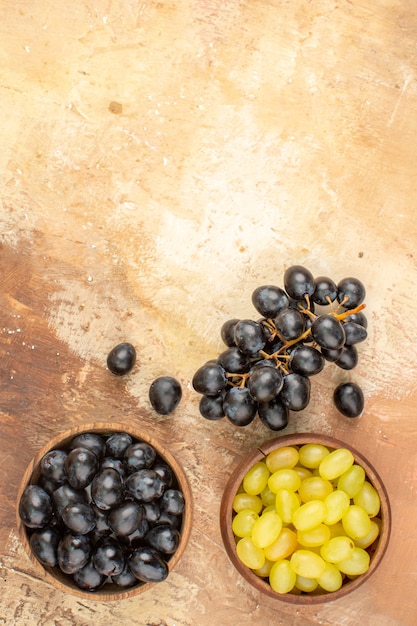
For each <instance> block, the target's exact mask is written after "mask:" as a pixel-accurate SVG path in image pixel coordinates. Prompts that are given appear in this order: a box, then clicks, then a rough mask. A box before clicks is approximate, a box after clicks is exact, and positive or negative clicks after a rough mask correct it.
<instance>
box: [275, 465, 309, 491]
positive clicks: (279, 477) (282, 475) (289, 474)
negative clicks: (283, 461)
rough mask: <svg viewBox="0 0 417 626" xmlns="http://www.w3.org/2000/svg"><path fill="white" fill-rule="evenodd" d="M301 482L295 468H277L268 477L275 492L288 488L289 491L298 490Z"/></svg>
mask: <svg viewBox="0 0 417 626" xmlns="http://www.w3.org/2000/svg"><path fill="white" fill-rule="evenodd" d="M300 484H301V478H300V477H299V475H298V474H297V472H296V471H294V470H293V469H281V470H277V471H276V472H274V473H273V474H271V476H270V477H269V479H268V487H269V488H270V489H271V491H273V492H274V493H277V492H278V491H279V490H280V489H287V490H288V491H297V489H298V488H299V486H300Z"/></svg>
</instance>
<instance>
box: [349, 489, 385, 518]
mask: <svg viewBox="0 0 417 626" xmlns="http://www.w3.org/2000/svg"><path fill="white" fill-rule="evenodd" d="M353 502H354V503H355V504H357V505H358V506H361V507H362V508H363V509H365V511H366V512H367V514H368V515H369V517H375V515H378V513H379V509H380V508H381V501H380V499H379V495H378V492H377V490H376V489H375V487H374V486H373V485H371V483H370V482H368V481H367V480H366V481H365V482H364V484H363V486H362V489H361V490H360V491H359V492H358V493H357V494H356V496H355V497H354V498H353Z"/></svg>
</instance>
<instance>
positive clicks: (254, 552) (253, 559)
mask: <svg viewBox="0 0 417 626" xmlns="http://www.w3.org/2000/svg"><path fill="white" fill-rule="evenodd" d="M236 554H237V556H238V557H239V559H240V560H241V561H242V563H243V564H244V565H246V567H249V568H250V569H260V568H261V567H263V566H264V564H265V555H264V551H263V550H262V548H258V547H257V546H255V544H254V543H253V541H252V539H251V538H250V537H243V538H242V539H240V540H239V541H238V542H237V544H236Z"/></svg>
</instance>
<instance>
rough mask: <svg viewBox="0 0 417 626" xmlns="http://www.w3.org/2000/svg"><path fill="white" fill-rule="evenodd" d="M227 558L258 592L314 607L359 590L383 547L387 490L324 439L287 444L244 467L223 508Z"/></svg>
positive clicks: (346, 451) (352, 456)
mask: <svg viewBox="0 0 417 626" xmlns="http://www.w3.org/2000/svg"><path fill="white" fill-rule="evenodd" d="M220 516H221V531H222V537H223V541H224V544H225V548H226V551H227V553H228V555H229V557H230V558H231V560H232V562H233V564H234V565H235V567H236V568H237V569H238V571H239V572H240V573H241V574H242V575H243V576H244V577H245V578H246V579H247V580H248V581H249V582H250V583H251V584H252V585H254V586H255V587H256V588H258V589H260V590H261V591H263V592H265V593H267V594H268V595H270V596H273V597H277V598H280V599H283V600H286V601H289V602H299V603H312V602H313V603H314V602H322V601H324V600H328V599H333V598H335V597H340V595H344V594H346V593H348V592H350V591H352V590H353V589H355V588H356V587H357V586H359V585H360V584H362V583H363V582H364V581H365V580H367V578H368V577H369V575H370V574H371V573H372V572H373V571H374V569H375V568H376V566H377V565H378V564H379V562H380V560H381V558H382V556H383V553H384V552H385V549H386V547H387V543H388V539H389V533H390V526H391V514H390V506H389V501H388V496H387V493H386V490H385V488H384V486H383V484H382V482H381V479H380V478H379V476H378V474H377V473H376V471H375V469H374V468H373V467H372V466H371V465H370V463H369V462H368V461H367V460H366V459H365V457H363V456H362V455H361V454H360V453H359V452H357V451H355V450H354V449H352V448H351V447H350V446H348V445H346V444H344V443H343V442H339V441H337V440H335V439H332V438H329V437H325V436H322V435H311V434H305V435H288V436H286V437H280V438H279V439H275V440H273V441H270V442H268V443H267V444H265V445H264V446H262V447H261V448H260V449H257V450H255V451H253V453H252V454H250V455H249V456H248V458H246V459H244V460H243V461H242V463H241V464H240V465H239V467H238V468H237V470H236V471H235V472H234V473H233V475H232V476H231V478H230V480H229V482H228V485H227V487H226V489H225V492H224V495H223V499H222V504H221V513H220Z"/></svg>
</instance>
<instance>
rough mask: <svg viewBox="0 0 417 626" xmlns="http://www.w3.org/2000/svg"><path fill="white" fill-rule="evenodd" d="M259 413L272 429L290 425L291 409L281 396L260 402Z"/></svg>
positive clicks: (261, 418) (263, 421) (262, 420)
mask: <svg viewBox="0 0 417 626" xmlns="http://www.w3.org/2000/svg"><path fill="white" fill-rule="evenodd" d="M258 415H259V419H260V420H261V422H262V424H263V425H264V426H266V427H267V428H269V429H270V430H283V429H284V428H285V427H286V426H287V425H288V419H289V410H288V408H287V407H286V406H285V404H283V402H282V401H281V399H280V398H279V397H278V398H273V399H272V400H270V401H269V402H260V403H259V405H258Z"/></svg>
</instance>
